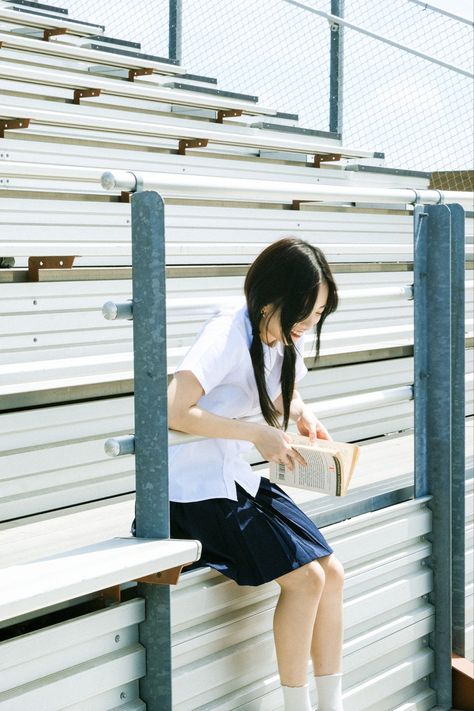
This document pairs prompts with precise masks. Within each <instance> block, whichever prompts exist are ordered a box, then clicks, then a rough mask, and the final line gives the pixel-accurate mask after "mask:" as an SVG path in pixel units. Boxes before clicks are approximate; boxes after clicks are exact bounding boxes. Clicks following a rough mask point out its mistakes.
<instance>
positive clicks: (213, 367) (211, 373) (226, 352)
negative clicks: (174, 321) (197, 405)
mask: <svg viewBox="0 0 474 711" xmlns="http://www.w3.org/2000/svg"><path fill="white" fill-rule="evenodd" d="M234 328H235V327H234ZM238 352H239V348H238V343H237V339H236V334H235V332H234V331H233V329H232V323H231V322H230V320H229V318H228V317H225V316H220V315H217V316H215V317H213V318H211V319H210V320H209V321H207V322H206V323H205V324H204V326H203V327H202V328H201V330H200V331H199V333H198V335H197V336H196V338H195V340H194V343H193V344H192V345H191V347H190V349H189V350H188V352H187V353H186V355H185V356H184V359H183V360H182V361H181V363H180V364H179V365H178V366H177V368H176V370H175V373H177V372H178V371H180V370H190V371H191V372H192V373H194V375H195V376H196V378H197V379H198V380H199V382H200V383H201V386H202V389H203V390H204V393H205V394H206V395H207V394H208V393H209V392H210V390H212V389H213V388H215V387H216V385H219V383H221V382H222V381H223V380H225V378H226V376H227V375H228V374H229V373H230V371H231V370H232V368H233V367H234V364H235V362H236V360H237V358H238Z"/></svg>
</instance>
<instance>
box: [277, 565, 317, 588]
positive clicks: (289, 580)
mask: <svg viewBox="0 0 474 711" xmlns="http://www.w3.org/2000/svg"><path fill="white" fill-rule="evenodd" d="M275 580H276V582H277V583H278V584H279V585H280V587H281V588H282V589H283V590H289V591H296V592H308V593H316V594H320V593H321V591H322V589H323V587H324V584H325V580H326V574H325V571H324V569H323V568H322V567H321V566H320V565H319V563H318V562H317V561H314V560H313V561H311V562H310V563H307V564H306V565H302V566H300V567H299V568H296V570H292V571H291V572H290V573H286V575H282V576H281V577H279V578H276V579H275Z"/></svg>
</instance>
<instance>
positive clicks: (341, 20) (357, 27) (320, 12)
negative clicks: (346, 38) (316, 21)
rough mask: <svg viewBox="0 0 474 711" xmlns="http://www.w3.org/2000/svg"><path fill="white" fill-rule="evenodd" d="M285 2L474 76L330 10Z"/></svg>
mask: <svg viewBox="0 0 474 711" xmlns="http://www.w3.org/2000/svg"><path fill="white" fill-rule="evenodd" d="M283 2H286V3H288V4H289V5H294V6H295V7H299V8H300V9H301V10H307V11H308V12H311V13H313V14H315V15H320V17H323V18H325V19H326V20H327V21H328V22H330V23H331V25H342V26H343V27H348V28H349V29H351V30H355V31H356V32H360V33H361V34H363V35H367V37H371V38H372V39H375V40H378V41H379V42H384V43H385V44H388V45H390V46H391V47H396V48H397V49H402V50H403V51H404V52H408V54H414V55H415V57H420V59H426V60H427V61H428V62H432V63H433V64H438V65H439V66H440V67H444V68H445V69H450V70H451V71H452V72H456V73H457V74H462V75H463V76H466V77H469V78H470V79H472V78H473V77H474V74H473V73H472V72H470V71H469V70H467V69H464V68H463V67H456V66H455V65H454V64H450V63H449V62H444V61H443V60H442V59H438V58H437V57H432V56H431V55H430V54H425V53H424V52H420V51H419V50H417V49H415V48H414V47H408V46H407V45H406V44H402V43H401V42H395V41H394V40H391V39H390V38H389V37H384V36H383V35H380V34H378V33H377V32H371V30H368V29H367V28H366V27H361V26H360V25H356V24H354V23H353V22H349V21H348V20H345V19H344V18H343V17H339V16H338V15H332V14H331V13H330V12H324V11H323V10H317V9H316V8H314V7H310V6H309V5H306V4H305V3H302V2H298V1H297V0H283Z"/></svg>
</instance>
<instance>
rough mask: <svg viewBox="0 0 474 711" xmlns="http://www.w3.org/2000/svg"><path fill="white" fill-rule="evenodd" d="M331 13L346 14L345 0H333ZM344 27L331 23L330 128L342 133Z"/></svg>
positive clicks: (333, 131)
mask: <svg viewBox="0 0 474 711" xmlns="http://www.w3.org/2000/svg"><path fill="white" fill-rule="evenodd" d="M331 14H332V15H337V16H338V17H343V16H344V0H331ZM343 41H344V28H343V27H342V25H338V24H331V42H330V75H329V130H330V131H331V132H332V133H342V116H343V114H342V107H343V66H344V44H343Z"/></svg>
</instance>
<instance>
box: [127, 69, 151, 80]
mask: <svg viewBox="0 0 474 711" xmlns="http://www.w3.org/2000/svg"><path fill="white" fill-rule="evenodd" d="M145 74H153V69H152V68H151V67H141V68H139V69H129V70H128V81H135V77H142V76H145Z"/></svg>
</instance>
